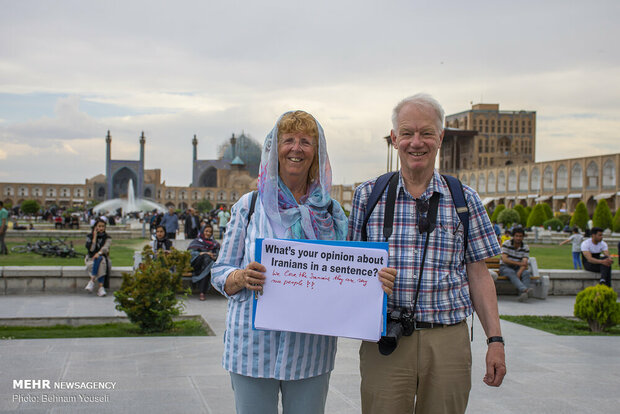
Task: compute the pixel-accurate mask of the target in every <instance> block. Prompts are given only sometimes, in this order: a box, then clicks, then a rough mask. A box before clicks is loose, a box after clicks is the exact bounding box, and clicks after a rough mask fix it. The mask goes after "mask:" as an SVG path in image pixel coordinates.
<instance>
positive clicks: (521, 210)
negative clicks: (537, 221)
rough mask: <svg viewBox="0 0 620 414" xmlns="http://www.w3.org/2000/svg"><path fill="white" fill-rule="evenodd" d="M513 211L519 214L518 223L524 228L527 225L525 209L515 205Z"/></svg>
mask: <svg viewBox="0 0 620 414" xmlns="http://www.w3.org/2000/svg"><path fill="white" fill-rule="evenodd" d="M514 210H515V211H516V212H517V213H519V223H521V225H522V226H524V227H525V226H526V225H527V216H528V214H527V210H525V207H523V206H522V205H521V204H517V205H516V206H515V208H514Z"/></svg>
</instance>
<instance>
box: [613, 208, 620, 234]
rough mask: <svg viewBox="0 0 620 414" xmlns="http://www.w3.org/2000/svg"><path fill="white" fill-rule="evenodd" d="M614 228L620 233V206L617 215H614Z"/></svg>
mask: <svg viewBox="0 0 620 414" xmlns="http://www.w3.org/2000/svg"><path fill="white" fill-rule="evenodd" d="M612 230H613V232H614V233H620V208H619V209H617V210H616V215H615V216H614V221H613V225H612Z"/></svg>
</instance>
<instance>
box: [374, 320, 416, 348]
mask: <svg viewBox="0 0 620 414" xmlns="http://www.w3.org/2000/svg"><path fill="white" fill-rule="evenodd" d="M413 329H414V323H413V314H412V313H411V311H410V310H408V309H404V308H397V309H394V310H393V311H392V312H390V314H389V315H388V320H387V326H386V329H385V331H386V332H385V336H382V337H381V339H380V340H379V352H381V354H383V355H390V354H391V353H392V352H394V350H395V349H396V347H397V346H398V340H399V339H400V337H401V336H403V335H405V336H410V335H411V334H412V333H413Z"/></svg>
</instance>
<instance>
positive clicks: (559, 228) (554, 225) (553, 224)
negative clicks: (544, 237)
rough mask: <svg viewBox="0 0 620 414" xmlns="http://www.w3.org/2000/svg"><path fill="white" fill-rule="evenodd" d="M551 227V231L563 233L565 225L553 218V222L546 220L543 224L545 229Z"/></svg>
mask: <svg viewBox="0 0 620 414" xmlns="http://www.w3.org/2000/svg"><path fill="white" fill-rule="evenodd" d="M549 226H551V230H555V231H562V228H563V227H564V223H562V221H561V220H559V219H557V218H552V219H551V220H545V222H544V223H543V227H544V228H546V229H548V228H549Z"/></svg>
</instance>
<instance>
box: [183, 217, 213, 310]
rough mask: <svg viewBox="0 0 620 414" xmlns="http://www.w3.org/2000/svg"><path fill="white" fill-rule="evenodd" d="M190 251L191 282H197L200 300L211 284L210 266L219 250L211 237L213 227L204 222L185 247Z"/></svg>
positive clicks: (203, 297)
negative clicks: (196, 235)
mask: <svg viewBox="0 0 620 414" xmlns="http://www.w3.org/2000/svg"><path fill="white" fill-rule="evenodd" d="M187 250H189V251H190V252H191V261H190V264H191V265H192V269H194V271H193V272H192V273H193V274H192V282H193V283H198V289H199V291H200V300H205V299H206V296H205V295H206V293H207V290H208V289H209V287H210V285H211V267H212V266H213V263H215V260H216V259H217V255H218V254H219V252H220V244H219V243H218V242H216V241H215V239H214V238H213V227H212V226H211V225H210V224H206V225H205V226H204V227H203V229H202V230H201V231H200V233H199V234H198V237H196V238H195V239H194V240H192V242H191V243H190V244H189V246H188V247H187Z"/></svg>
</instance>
